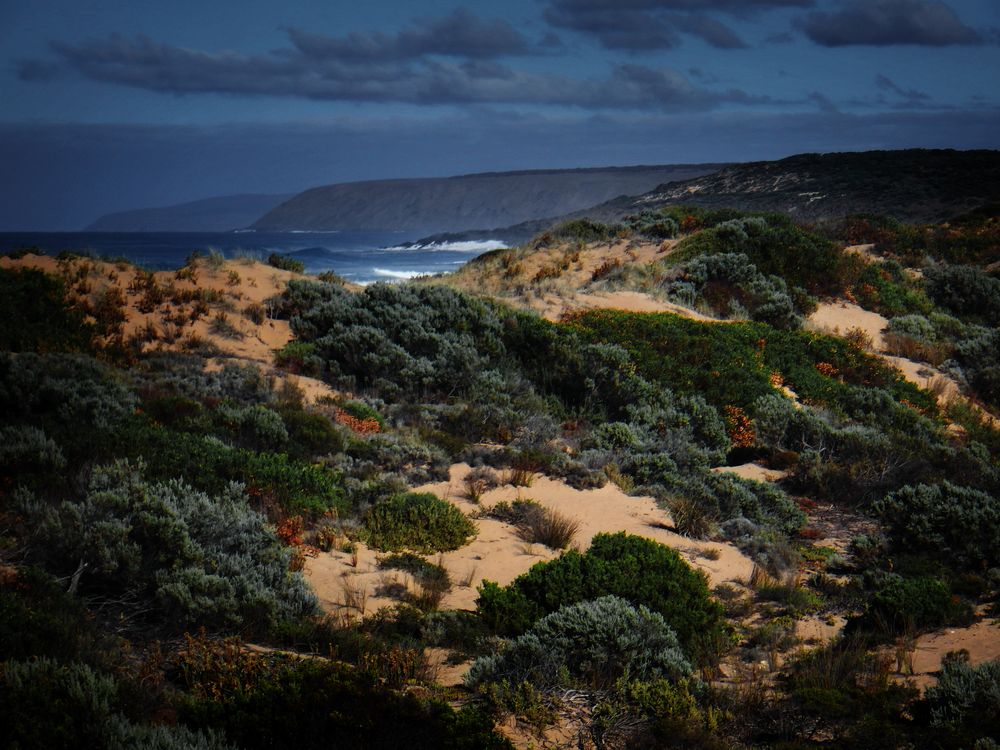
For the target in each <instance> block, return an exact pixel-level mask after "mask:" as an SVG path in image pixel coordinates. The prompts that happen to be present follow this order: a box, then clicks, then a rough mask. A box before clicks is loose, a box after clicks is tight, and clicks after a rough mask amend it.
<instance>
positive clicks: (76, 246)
mask: <svg viewBox="0 0 1000 750" xmlns="http://www.w3.org/2000/svg"><path fill="white" fill-rule="evenodd" d="M417 239H418V237H417V236H414V235H410V234H406V233H400V232H252V231H241V232H138V233H132V232H0V252H10V251H13V250H20V249H25V248H37V249H38V250H40V251H42V252H44V253H46V254H49V255H55V254H57V253H60V252H62V251H64V250H72V251H76V252H87V253H91V254H93V255H95V256H98V257H106V258H126V259H128V260H129V261H131V262H133V263H136V264H138V265H141V266H144V267H146V268H149V269H153V270H172V269H175V268H180V267H181V266H183V265H184V261H185V260H186V259H187V257H188V256H189V255H190V254H191V253H192V252H195V251H198V250H200V251H202V252H208V251H211V250H217V251H219V252H221V253H222V254H223V255H225V256H226V257H227V258H233V257H247V256H249V257H253V258H258V259H260V260H266V259H267V256H268V255H270V254H271V253H274V252H277V253H282V254H285V255H289V256H291V257H293V258H296V259H298V260H300V261H302V262H303V263H304V264H305V267H306V271H307V272H308V273H321V272H322V271H333V272H335V273H337V274H338V275H340V276H342V277H344V278H345V279H347V280H349V281H353V282H355V283H358V284H370V283H372V282H375V281H401V280H405V279H412V278H415V277H417V276H423V275H430V274H438V273H448V272H451V271H455V270H456V269H458V268H459V267H460V266H462V265H463V264H464V263H466V262H468V261H469V260H471V259H472V258H474V257H476V256H477V255H480V254H482V253H484V252H486V251H488V250H495V249H497V248H500V247H505V245H504V243H503V242H500V241H497V240H486V241H481V242H449V243H440V244H433V245H422V246H412V245H410V246H407V244H406V243H411V242H414V241H415V240H417Z"/></svg>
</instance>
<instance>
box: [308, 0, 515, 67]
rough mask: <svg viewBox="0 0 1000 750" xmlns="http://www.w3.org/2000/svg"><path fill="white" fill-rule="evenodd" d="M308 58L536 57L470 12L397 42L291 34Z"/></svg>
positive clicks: (429, 23) (377, 36) (375, 36)
mask: <svg viewBox="0 0 1000 750" xmlns="http://www.w3.org/2000/svg"><path fill="white" fill-rule="evenodd" d="M289 36H290V37H291V40H292V44H294V45H295V47H296V48H297V49H298V50H299V52H301V53H302V54H303V55H305V56H307V57H310V58H315V59H334V60H339V61H342V62H352V61H353V62H363V61H369V62H379V61H392V60H413V59H417V58H420V57H423V56H424V55H446V56H453V57H471V58H494V57H503V56H507V55H524V54H528V53H530V52H531V51H532V49H531V46H530V45H529V44H528V41H527V40H526V39H525V37H524V36H523V35H522V34H520V33H519V32H518V31H516V30H515V29H514V28H513V27H512V26H511V25H510V24H509V23H507V22H506V21H503V20H500V19H494V20H491V21H487V20H483V19H481V18H479V17H478V16H477V15H476V14H474V13H472V12H471V11H470V10H468V9H466V8H459V9H457V10H455V11H454V12H452V13H451V14H450V15H448V16H445V17H444V18H437V19H426V20H422V21H418V22H416V23H414V24H411V26H410V27H409V28H406V29H403V30H402V31H400V32H399V33H398V34H396V35H394V36H389V35H386V34H382V33H380V32H373V33H360V32H353V33H351V34H348V35H347V36H343V37H334V36H327V35H323V34H314V33H310V32H306V31H302V30H300V29H289Z"/></svg>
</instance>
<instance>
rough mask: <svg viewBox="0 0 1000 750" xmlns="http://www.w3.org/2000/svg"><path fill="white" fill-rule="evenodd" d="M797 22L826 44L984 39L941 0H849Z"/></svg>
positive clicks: (946, 43)
mask: <svg viewBox="0 0 1000 750" xmlns="http://www.w3.org/2000/svg"><path fill="white" fill-rule="evenodd" d="M796 25H797V26H798V27H799V28H800V29H801V30H802V31H804V32H805V34H806V36H808V37H809V38H810V39H812V40H813V41H814V42H816V43H817V44H820V45H823V46H824V47H842V46H847V45H872V46H890V45H897V44H915V45H923V46H929V47H944V46H949V45H963V44H965V45H967V44H982V43H983V42H984V39H983V36H982V35H981V34H980V33H979V32H978V31H976V30H975V29H973V28H970V27H969V26H966V25H965V24H964V23H962V21H961V20H960V19H959V18H958V16H957V15H956V14H955V11H953V10H952V9H951V8H950V7H949V6H947V5H945V3H943V2H939V0H848V1H847V2H846V3H845V5H844V7H842V8H840V9H839V10H836V11H833V12H830V13H826V12H813V13H810V14H808V15H807V16H805V17H804V18H801V19H798V21H797V22H796Z"/></svg>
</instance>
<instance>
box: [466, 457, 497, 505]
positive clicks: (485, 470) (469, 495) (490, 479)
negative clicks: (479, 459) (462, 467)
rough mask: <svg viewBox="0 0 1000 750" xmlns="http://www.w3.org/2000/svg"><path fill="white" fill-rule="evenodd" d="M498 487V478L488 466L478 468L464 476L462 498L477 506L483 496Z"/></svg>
mask: <svg viewBox="0 0 1000 750" xmlns="http://www.w3.org/2000/svg"><path fill="white" fill-rule="evenodd" d="M499 486H500V477H499V476H497V473H496V472H495V471H494V470H493V469H491V468H489V467H488V466H480V467H478V468H476V469H473V470H472V471H470V472H469V473H468V474H466V475H465V479H464V480H463V481H462V487H463V492H462V496H463V497H464V498H465V499H466V500H468V501H470V502H473V503H476V504H477V505H478V504H479V502H480V501H481V500H482V499H483V495H484V494H486V493H487V492H489V491H490V490H492V489H495V488H496V487H499Z"/></svg>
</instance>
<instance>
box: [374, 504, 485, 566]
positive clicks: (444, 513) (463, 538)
mask: <svg viewBox="0 0 1000 750" xmlns="http://www.w3.org/2000/svg"><path fill="white" fill-rule="evenodd" d="M475 535H476V527H475V524H473V523H472V521H470V520H469V519H468V518H467V517H466V516H465V515H464V514H463V513H462V511H460V510H459V509H458V508H456V507H455V506H454V505H452V504H451V503H449V502H448V501H447V500H442V499H441V498H439V497H437V496H436V495H432V494H431V493H429V492H425V493H417V492H407V493H405V494H402V495H394V496H393V497H390V498H389V499H387V500H385V501H383V502H381V503H378V504H377V505H375V507H373V508H372V509H371V510H370V511H368V514H367V515H366V516H365V541H366V542H367V543H368V544H369V546H371V547H374V548H375V549H379V550H383V551H398V550H403V549H411V550H417V551H419V552H444V551H447V550H453V549H458V548H459V547H461V546H463V545H465V544H468V542H469V540H470V539H471V538H472V537H474V536H475Z"/></svg>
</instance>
